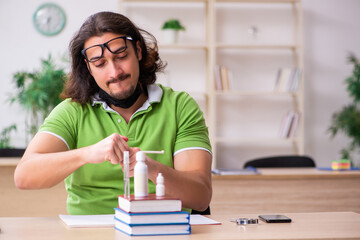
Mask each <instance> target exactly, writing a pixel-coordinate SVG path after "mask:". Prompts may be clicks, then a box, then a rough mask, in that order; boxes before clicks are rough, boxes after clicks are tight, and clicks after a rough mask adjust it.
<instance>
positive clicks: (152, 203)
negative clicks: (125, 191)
mask: <svg viewBox="0 0 360 240" xmlns="http://www.w3.org/2000/svg"><path fill="white" fill-rule="evenodd" d="M118 204H119V208H121V209H122V210H124V211H126V212H180V211H181V208H182V204H181V200H180V199H177V198H171V197H166V196H165V197H158V196H156V194H149V195H148V196H147V197H135V196H134V195H130V198H125V197H124V196H122V195H119V196H118Z"/></svg>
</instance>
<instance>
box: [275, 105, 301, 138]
mask: <svg viewBox="0 0 360 240" xmlns="http://www.w3.org/2000/svg"><path fill="white" fill-rule="evenodd" d="M299 119H300V113H299V112H294V111H289V112H287V113H286V114H285V115H284V117H283V120H282V123H281V125H280V130H279V137H280V138H292V137H294V136H295V133H296V129H297V127H298V125H299Z"/></svg>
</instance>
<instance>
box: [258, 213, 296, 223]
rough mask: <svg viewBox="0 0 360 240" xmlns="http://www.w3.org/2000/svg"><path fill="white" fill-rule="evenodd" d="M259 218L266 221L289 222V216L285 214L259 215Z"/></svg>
mask: <svg viewBox="0 0 360 240" xmlns="http://www.w3.org/2000/svg"><path fill="white" fill-rule="evenodd" d="M259 218H260V219H261V220H263V221H264V222H267V223H289V222H291V218H289V217H287V216H285V215H260V216H259Z"/></svg>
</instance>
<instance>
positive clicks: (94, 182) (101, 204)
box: [39, 84, 211, 214]
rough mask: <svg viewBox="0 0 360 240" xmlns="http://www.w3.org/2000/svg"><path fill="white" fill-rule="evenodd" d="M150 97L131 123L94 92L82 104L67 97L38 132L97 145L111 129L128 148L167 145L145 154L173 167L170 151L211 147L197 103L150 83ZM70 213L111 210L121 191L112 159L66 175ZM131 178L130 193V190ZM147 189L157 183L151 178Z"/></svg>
mask: <svg viewBox="0 0 360 240" xmlns="http://www.w3.org/2000/svg"><path fill="white" fill-rule="evenodd" d="M148 94H149V98H148V100H147V101H146V102H145V103H144V105H143V106H142V107H141V108H140V109H138V110H137V111H136V112H135V113H134V114H133V116H132V117H131V119H130V121H129V123H126V121H125V120H124V118H123V117H122V116H120V115H119V114H118V113H117V112H115V111H114V110H113V109H111V108H110V107H109V106H108V105H107V104H106V103H105V102H103V101H101V100H100V99H99V98H98V96H94V98H93V101H92V103H87V104H84V105H80V104H78V103H76V102H72V101H71V100H70V99H66V100H64V101H63V102H61V103H60V104H59V105H58V106H56V108H55V109H54V110H53V111H52V112H51V113H50V115H49V116H48V117H47V118H46V119H45V121H44V124H43V125H42V126H41V127H40V130H39V132H47V133H50V134H53V135H54V136H56V137H58V138H60V139H61V140H62V141H64V142H65V144H66V145H67V146H68V148H69V150H71V149H77V148H81V147H85V146H89V145H92V144H95V143H97V142H99V141H101V140H102V139H104V138H106V137H108V136H109V135H111V134H113V133H118V134H120V135H123V136H126V137H128V138H129V141H128V145H129V146H130V147H139V148H140V149H141V150H144V151H145V150H165V154H163V155H155V154H148V155H149V157H151V158H152V159H155V160H156V161H158V162H161V163H163V164H165V165H167V166H170V167H173V156H174V155H176V154H177V153H178V152H180V151H184V150H188V149H203V150H206V151H209V152H211V146H210V141H209V138H208V129H207V127H206V125H205V120H204V117H203V113H202V112H201V110H200V109H199V106H198V104H197V103H196V102H195V101H194V99H193V98H191V97H190V96H189V95H188V94H187V93H185V92H175V91H173V90H172V89H171V88H167V87H164V86H161V85H157V84H153V85H149V86H148ZM54 171H56V169H54ZM65 186H66V190H67V192H68V199H67V209H68V213H69V214H110V213H114V210H113V208H114V207H116V206H117V205H118V204H117V195H121V194H123V172H122V170H121V166H120V165H114V164H111V163H110V162H107V161H106V162H103V163H100V164H90V163H89V164H86V165H84V166H82V167H80V168H79V169H77V170H76V171H75V172H73V173H72V174H71V175H69V176H68V177H67V178H66V179H65ZM133 189H134V188H133V179H131V192H132V193H133ZM149 192H150V193H154V192H155V185H154V183H153V182H151V181H150V180H149Z"/></svg>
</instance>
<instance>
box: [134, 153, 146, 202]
mask: <svg viewBox="0 0 360 240" xmlns="http://www.w3.org/2000/svg"><path fill="white" fill-rule="evenodd" d="M136 162H137V163H136V165H135V168H134V195H135V197H146V196H148V167H147V165H146V163H145V153H144V152H142V151H139V152H137V153H136Z"/></svg>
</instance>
